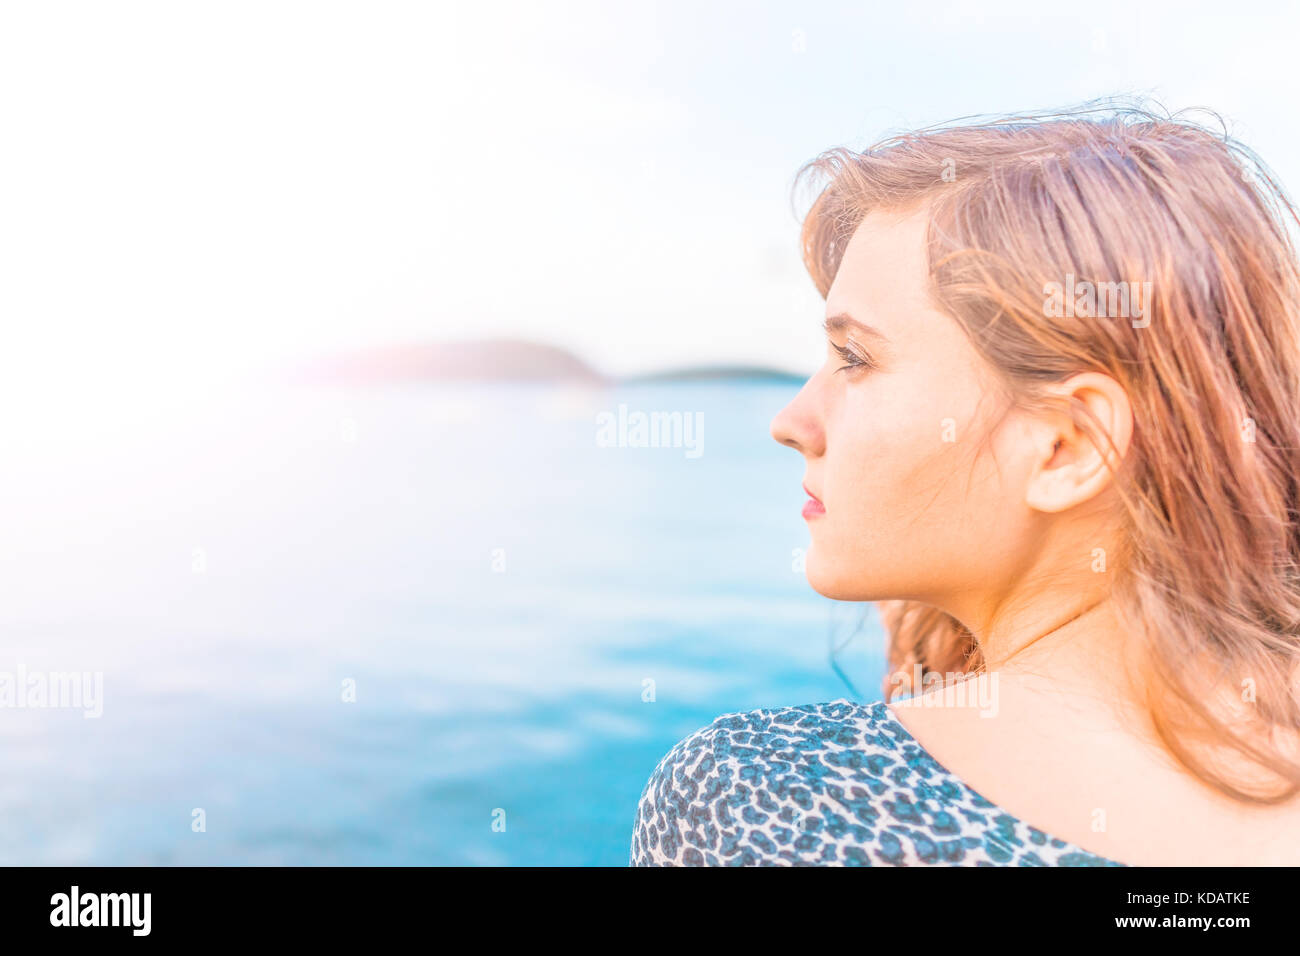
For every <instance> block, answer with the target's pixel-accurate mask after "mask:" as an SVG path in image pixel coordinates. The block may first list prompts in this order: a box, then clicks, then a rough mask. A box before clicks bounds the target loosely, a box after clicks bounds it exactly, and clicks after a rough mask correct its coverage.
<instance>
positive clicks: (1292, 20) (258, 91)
mask: <svg viewBox="0 0 1300 956" xmlns="http://www.w3.org/2000/svg"><path fill="white" fill-rule="evenodd" d="M1297 27H1300V12H1297V10H1296V8H1291V9H1286V8H1285V7H1283V6H1282V5H1278V4H1272V3H1265V4H1258V5H1256V4H1252V3H1248V2H1240V3H1234V4H1232V5H1231V6H1229V7H1225V6H1224V5H1223V4H1221V3H1219V4H1212V5H1201V6H1198V5H1196V4H1192V3H1167V4H1161V3H1142V4H1132V3H1124V2H1120V3H1115V2H1100V3H1089V4H1071V5H1069V6H1068V7H1062V9H1060V10H1051V9H1045V5H1044V4H1042V3H1040V2H1012V3H996V2H988V0H982V2H979V3H971V4H964V3H942V2H937V3H930V2H927V3H921V4H907V3H893V2H891V3H824V4H817V5H815V6H810V5H807V4H803V3H793V2H792V3H723V2H706V0H693V2H672V3H646V4H642V5H639V6H638V7H637V8H632V6H631V5H624V4H614V3H485V2H474V3H427V2H426V3H396V2H374V0H371V2H349V3H340V2H333V3H331V2H319V0H313V2H310V3H300V2H276V0H270V2H257V3H245V2H221V3H215V2H214V3H195V2H166V3H161V2H160V3H139V2H115V3H112V4H104V3H68V2H58V0H54V2H41V3H36V2H32V3H21V2H14V3H6V4H5V5H4V6H3V7H2V8H0V128H2V129H3V130H4V135H5V148H4V149H3V150H0V173H2V175H0V309H2V312H0V314H2V315H3V329H4V339H5V348H4V349H2V350H0V353H3V354H0V375H3V377H4V380H5V382H6V383H7V384H11V385H12V384H15V383H19V384H24V385H30V384H32V383H46V384H48V383H50V382H52V381H54V382H60V383H63V385H64V386H65V387H66V389H67V390H68V392H69V394H71V395H74V396H75V400H77V401H82V402H87V403H90V402H94V401H96V400H97V398H98V397H100V396H104V395H111V394H116V393H118V392H121V391H123V390H129V389H132V388H136V389H141V390H146V389H147V390H150V391H151V392H152V390H154V389H156V388H157V387H158V385H159V384H160V383H162V382H165V381H172V382H182V381H183V382H196V381H204V380H206V379H208V378H211V377H214V376H215V377H219V376H221V375H224V374H226V373H228V372H229V371H230V370H232V369H242V368H251V367H255V366H258V365H260V364H262V363H266V362H277V361H281V360H285V359H291V358H294V357H297V356H303V355H309V354H319V353H323V352H333V351H337V350H346V349H353V348H361V347H369V346H386V345H393V344H402V343H422V342H433V341H439V340H448V339H465V338H479V337H496V336H519V337H524V338H530V339H536V340H539V341H544V342H548V343H552V344H557V345H561V346H564V347H567V348H570V349H572V350H573V351H575V352H576V353H577V354H578V355H579V356H581V357H582V358H584V359H585V360H587V361H589V362H591V363H592V364H593V365H595V366H597V367H598V368H600V369H602V370H604V371H607V372H611V373H615V374H624V373H635V372H644V371H650V370H655V369H662V368H667V367H673V366H678V365H683V364H696V363H709V364H713V363H727V364H731V363H735V364H748V363H759V364H768V365H776V366H779V367H783V368H787V369H790V370H794V371H807V370H810V369H811V368H813V367H814V366H815V364H816V363H817V361H818V360H819V357H820V354H821V349H822V346H821V342H820V331H819V325H820V321H821V319H822V317H823V312H822V309H823V308H824V303H822V302H821V300H820V298H819V297H818V296H817V294H816V292H815V290H814V289H813V287H812V283H811V281H810V280H809V279H808V277H807V275H806V273H805V272H804V270H803V268H802V265H801V263H800V261H799V256H798V246H797V240H798V226H799V212H800V211H801V210H800V209H799V202H800V200H799V197H793V196H792V195H791V186H792V184H793V179H794V175H795V173H796V172H797V170H798V168H799V166H800V165H801V164H802V163H804V162H806V161H808V160H809V159H811V158H813V157H814V156H815V155H817V154H818V153H819V152H821V151H822V150H825V149H828V148H830V147H832V146H841V145H846V146H851V147H855V148H864V147H866V146H868V145H870V143H871V142H872V141H874V140H876V139H878V138H881V137H882V136H884V135H887V134H889V133H891V132H895V131H899V130H902V129H907V128H914V127H918V126H924V125H929V124H933V123H937V122H942V121H946V120H950V119H954V118H957V117H962V116H968V115H973V114H989V113H1006V112H1016V111H1021V110H1027V109H1036V108H1044V107H1062V106H1068V105H1071V104H1075V103H1079V102H1081V101H1084V100H1089V99H1093V98H1095V97H1099V96H1106V95H1113V94H1141V95H1149V96H1153V97H1155V98H1156V99H1158V101H1159V102H1160V103H1162V104H1163V105H1164V106H1166V107H1168V108H1170V109H1181V108H1186V107H1209V108H1212V109H1214V110H1216V111H1217V112H1219V113H1220V114H1222V115H1223V116H1224V117H1225V118H1226V119H1227V120H1228V122H1229V130H1230V131H1231V132H1232V133H1233V134H1234V135H1237V136H1238V137H1240V138H1242V139H1243V140H1244V141H1245V142H1246V143H1247V144H1249V145H1251V146H1252V147H1254V148H1255V149H1256V150H1257V151H1258V152H1259V153H1260V154H1261V155H1262V156H1263V157H1264V159H1265V160H1266V161H1268V162H1269V163H1270V165H1271V166H1272V167H1273V168H1274V169H1275V170H1276V171H1277V172H1278V173H1279V174H1280V175H1281V177H1282V180H1283V182H1284V183H1286V184H1288V185H1291V186H1292V188H1295V186H1294V184H1297V183H1300V134H1298V133H1297V129H1296V123H1295V120H1294V103H1293V91H1294V89H1295V82H1294V66H1295V64H1294V53H1293V44H1294V38H1295V36H1296V34H1297ZM809 198H810V197H809ZM804 202H805V205H806V199H805V200H804Z"/></svg>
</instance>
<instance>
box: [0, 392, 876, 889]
mask: <svg viewBox="0 0 1300 956" xmlns="http://www.w3.org/2000/svg"><path fill="white" fill-rule="evenodd" d="M793 392H794V389H793V388H792V387H791V386H789V385H776V384H767V383H760V382H754V383H748V384H746V383H735V382H732V383H725V384H699V383H693V384H656V385H640V386H624V387H618V388H612V389H609V390H580V389H574V388H555V387H551V386H509V387H507V386H475V387H459V386H458V387H455V388H451V387H445V386H444V387H430V386H402V387H385V388H379V389H370V390H348V389H329V388H314V389H306V388H292V389H291V388H286V387H260V388H256V389H249V390H245V391H243V392H242V393H241V394H240V395H239V397H238V398H237V399H236V398H232V397H225V398H217V399H213V400H209V401H207V402H206V403H204V404H202V405H201V406H196V407H194V408H192V409H177V410H173V413H172V414H170V415H169V414H168V413H167V410H166V409H161V410H159V411H157V413H156V414H154V415H152V416H144V417H142V418H141V419H140V420H136V419H134V418H132V417H131V416H116V417H112V418H111V420H108V421H95V420H93V416H92V420H91V421H90V422H89V423H88V424H87V423H85V422H83V423H82V426H81V427H72V426H69V427H68V428H66V429H65V430H63V431H59V430H58V429H52V430H47V432H46V433H44V434H42V435H41V436H39V437H38V438H36V439H32V440H30V441H29V442H27V443H26V444H21V443H20V444H19V446H18V447H17V448H16V449H15V454H14V455H13V467H11V468H9V469H8V473H7V474H6V475H5V477H4V478H3V479H0V482H3V485H2V486H0V487H2V490H3V491H4V493H5V498H6V501H8V502H9V504H10V507H9V508H7V509H6V513H5V519H4V520H5V527H4V529H3V530H4V533H5V535H6V538H7V540H8V541H9V542H10V543H11V544H16V546H14V547H10V548H8V549H6V555H5V556H4V557H3V558H0V561H3V566H2V567H0V573H2V574H3V579H4V580H5V581H6V590H7V592H8V593H7V594H6V596H5V600H4V603H3V607H2V608H0V625H2V626H3V632H4V634H5V640H4V642H3V646H2V648H0V671H11V672H12V671H15V669H16V667H17V666H18V665H19V664H20V663H21V664H22V666H24V667H25V668H26V669H27V671H28V672H32V671H34V670H38V669H41V668H44V669H46V670H47V671H77V672H86V671H98V672H102V674H103V716H102V717H100V718H98V719H93V718H92V719H87V718H84V717H83V716H82V714H81V712H80V711H77V710H75V709H67V708H65V709H43V710H42V709H21V710H19V709H8V710H4V709H0V748H2V749H0V752H2V753H3V757H2V758H0V761H2V763H0V815H2V818H3V819H4V821H5V824H6V825H5V827H4V828H3V831H0V863H6V864H94V865H111V864H291V865H292V864H299V865H312V864H470V865H476V864H506V865H533V864H560V865H582V864H612V865H623V864H624V863H626V861H627V855H628V846H629V841H630V837H631V826H632V821H633V814H634V811H635V807H636V802H637V799H638V797H639V795H640V793H641V789H642V787H643V786H644V784H645V781H646V778H647V777H648V775H649V774H650V772H651V770H652V769H653V768H654V766H655V764H656V763H657V761H658V760H659V758H660V757H661V756H662V755H663V754H664V753H665V752H666V751H667V750H668V749H669V748H670V747H671V746H672V744H673V743H674V742H676V741H677V740H678V739H680V738H681V737H682V736H684V735H685V734H687V733H689V732H691V731H693V730H695V729H696V728H698V727H700V726H701V725H703V724H705V723H707V722H709V721H710V720H712V719H713V718H714V717H716V716H717V715H719V714H722V713H726V712H733V711H742V710H748V709H751V708H756V707H774V706H780V705H786V704H796V703H806V702H814V701H826V700H832V699H835V698H838V697H849V698H851V699H852V698H855V697H856V698H857V699H874V698H875V697H877V696H878V694H877V693H876V689H877V687H878V685H879V681H880V677H881V674H882V667H883V665H882V664H881V662H880V658H879V653H878V650H879V648H878V640H877V639H876V638H874V637H873V636H872V635H874V634H875V631H874V630H871V631H870V633H868V632H867V631H863V630H861V629H860V627H859V625H860V624H861V620H862V609H861V608H859V607H856V606H849V605H839V604H835V603H834V602H831V601H828V600H826V599H824V598H822V597H820V596H818V595H816V594H815V593H814V592H812V591H811V589H810V588H809V587H808V585H807V583H806V581H805V579H804V577H803V574H802V572H801V571H800V570H799V569H798V563H797V562H798V552H797V549H802V548H805V547H806V546H807V542H808V537H807V531H806V529H805V526H804V523H803V520H802V519H801V517H800V515H799V511H800V508H801V506H802V500H803V495H802V493H801V491H800V488H799V484H800V480H801V478H802V475H803V463H802V460H801V459H800V458H799V456H798V455H797V454H795V453H794V452H792V451H790V450H788V449H785V448H782V447H780V446H778V445H777V444H776V443H775V442H774V441H772V439H771V438H770V437H769V434H768V422H769V420H770V419H771V417H772V415H773V414H774V413H775V412H776V411H777V410H778V409H780V407H781V406H782V405H783V404H784V403H785V402H786V401H788V400H789V398H790V397H791V396H792V395H793ZM619 404H624V405H626V406H627V408H628V409H630V410H632V411H636V410H642V411H646V412H650V411H662V412H671V411H681V412H684V413H688V414H692V415H699V416H701V418H700V421H701V422H702V425H703V428H702V431H701V432H700V433H699V434H698V435H697V436H695V437H696V438H698V439H701V441H700V443H699V446H698V448H699V451H700V452H701V453H700V454H698V457H692V456H691V455H688V454H687V452H688V451H689V449H686V448H644V447H601V445H600V444H599V443H598V441H597V427H596V420H597V415H598V414H599V413H600V412H602V411H610V412H613V411H615V410H616V409H617V407H618V405H619ZM855 633H856V636H853V635H854V634H855ZM841 642H846V644H845V646H844V648H843V650H842V651H841V652H840V654H839V655H838V657H837V660H838V667H839V670H838V671H837V669H836V668H835V667H833V666H832V664H831V662H830V660H829V653H828V652H829V648H830V646H831V644H832V643H836V644H839V643H841ZM649 682H653V683H649ZM349 688H352V689H353V692H354V695H355V700H352V701H345V700H344V699H343V698H344V697H345V696H346V695H347V694H348V692H349ZM859 692H860V693H859ZM864 695H865V696H864ZM196 810H201V811H202V820H203V824H204V828H203V829H202V830H201V831H196V829H195V824H194V821H195V819H196V816H195V811H196ZM494 822H496V824H497V826H496V827H495V828H494ZM502 823H504V829H502V828H501V824H502Z"/></svg>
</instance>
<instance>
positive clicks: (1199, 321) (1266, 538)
mask: <svg viewBox="0 0 1300 956" xmlns="http://www.w3.org/2000/svg"><path fill="white" fill-rule="evenodd" d="M807 182H813V183H814V184H815V185H816V186H817V187H818V189H819V190H820V191H819V192H818V193H817V195H816V198H815V200H814V201H813V204H812V206H811V208H810V209H809V211H808V213H807V215H806V216H805V218H804V223H803V232H802V244H803V255H804V262H805V265H806V266H807V268H808V271H809V273H810V274H811V275H812V278H813V281H814V282H815V283H816V285H817V288H818V290H819V291H820V292H821V294H822V296H823V297H824V296H825V295H826V293H827V291H828V290H829V288H830V285H831V282H832V280H833V279H834V278H835V274H836V271H837V270H838V268H839V264H840V260H841V258H842V256H843V254H844V248H845V246H846V245H847V243H848V241H849V239H850V238H851V237H852V235H853V233H854V231H855V229H856V228H857V226H858V224H859V223H860V222H861V221H862V219H863V217H864V216H865V215H866V214H867V213H868V212H870V211H871V210H873V209H907V208H912V207H916V206H919V205H922V204H923V205H924V206H925V208H926V209H927V210H928V215H929V233H928V257H929V271H930V278H931V286H932V287H931V290H930V291H931V296H932V298H933V300H934V302H935V303H936V304H937V306H938V307H939V308H940V309H941V310H942V311H943V312H945V313H946V314H948V315H950V316H951V317H952V318H953V319H954V320H956V321H957V322H958V323H959V324H960V326H961V327H962V328H963V329H964V330H965V332H966V334H967V335H968V337H969V338H970V341H971V342H972V344H973V345H974V347H975V348H976V349H977V350H978V351H979V353H980V354H981V355H982V356H983V357H984V359H985V360H986V361H987V363H988V365H989V366H990V367H991V368H992V369H994V370H995V371H996V372H997V374H998V375H999V377H1000V380H1001V381H1002V382H1004V383H1005V385H1006V386H1007V388H1008V391H1009V393H1010V394H1011V395H1012V396H1014V399H1015V400H1016V401H1017V402H1019V403H1023V404H1024V405H1025V406H1030V407H1032V406H1034V405H1035V404H1037V403H1041V402H1044V401H1046V399H1044V397H1043V394H1042V387H1043V386H1044V385H1045V384H1048V383H1051V382H1056V381H1060V380H1062V379H1064V378H1066V377H1068V376H1070V375H1071V374H1073V373H1076V372H1079V371H1084V370H1093V371H1101V372H1104V373H1105V374H1107V375H1110V376H1112V377H1113V378H1114V379H1115V380H1116V381H1118V382H1119V383H1120V384H1121V385H1122V386H1123V387H1124V388H1125V389H1126V391H1127V392H1128V395H1129V398H1130V401H1131V403H1132V407H1133V411H1134V418H1135V422H1134V433H1133V437H1132V442H1131V445H1130V447H1129V449H1128V453H1127V454H1126V455H1125V456H1124V460H1123V463H1122V465H1121V466H1120V468H1119V469H1118V471H1117V472H1116V486H1117V490H1118V492H1119V494H1118V497H1119V498H1120V499H1121V501H1122V510H1123V515H1122V538H1123V540H1124V542H1125V546H1124V548H1123V551H1122V553H1121V554H1118V555H1109V556H1107V557H1108V565H1109V567H1108V569H1107V573H1109V574H1110V575H1111V584H1110V597H1111V599H1112V601H1113V603H1114V606H1115V607H1116V609H1117V610H1118V612H1119V613H1120V615H1121V619H1122V620H1124V621H1125V622H1126V634H1128V635H1129V636H1130V637H1131V638H1132V639H1133V640H1135V641H1138V642H1140V644H1139V651H1140V659H1141V660H1142V662H1143V663H1142V668H1141V674H1140V678H1139V679H1138V682H1137V684H1136V685H1135V686H1138V687H1140V688H1141V693H1142V700H1143V702H1144V706H1145V707H1146V708H1147V709H1148V711H1149V713H1150V716H1151V720H1152V724H1153V726H1154V727H1155V728H1156V731H1157V733H1158V735H1159V738H1160V739H1161V740H1162V741H1163V743H1164V745H1165V746H1166V747H1167V748H1168V749H1169V751H1170V752H1171V753H1172V754H1173V755H1174V756H1175V757H1176V758H1177V760H1178V761H1180V762H1181V764H1182V765H1183V766H1184V767H1185V768H1187V769H1188V770H1189V771H1190V772H1192V773H1193V774H1195V775H1196V776H1197V777H1199V778H1200V779H1201V780H1203V781H1204V782H1205V783H1207V784H1208V785H1210V786H1212V787H1215V788H1217V789H1218V790H1220V791H1221V792H1223V793H1225V794H1228V795H1229V796H1231V797H1233V798H1235V799H1238V800H1241V801H1245V802H1250V803H1262V804H1267V803H1279V802H1282V801H1286V800H1288V799H1290V798H1291V797H1292V796H1294V795H1295V794H1296V793H1297V792H1300V761H1297V760H1296V759H1295V756H1294V754H1293V753H1289V752H1288V751H1287V750H1286V748H1284V747H1281V746H1277V745H1276V744H1275V743H1274V742H1273V741H1272V737H1271V736H1270V735H1267V734H1266V735H1265V737H1266V738H1268V739H1269V742H1268V743H1264V744H1261V743H1260V742H1259V735H1258V734H1247V733H1244V732H1242V730H1241V728H1242V721H1241V720H1240V719H1239V718H1234V717H1230V716H1225V715H1224V714H1223V713H1221V712H1219V711H1217V710H1216V709H1215V708H1214V707H1212V706H1210V703H1211V701H1210V697H1211V692H1212V691H1214V690H1215V688H1214V687H1212V686H1210V685H1209V684H1208V683H1207V676H1206V674H1205V672H1204V671H1203V670H1200V669H1197V668H1195V667H1193V666H1192V663H1191V662H1193V661H1196V660H1204V659H1205V657H1206V655H1207V654H1208V655H1210V656H1211V657H1212V659H1213V660H1215V661H1216V662H1218V663H1219V665H1220V671H1219V676H1220V677H1222V678H1224V679H1226V680H1228V681H1230V682H1231V683H1232V684H1233V686H1234V687H1235V686H1237V685H1240V686H1241V687H1242V688H1243V690H1242V696H1243V700H1247V701H1253V704H1254V707H1253V712H1252V713H1253V716H1252V718H1251V721H1250V722H1252V723H1257V724H1258V726H1259V727H1262V728H1265V729H1267V730H1269V731H1270V732H1271V731H1278V732H1282V733H1283V734H1292V735H1294V733H1295V732H1296V731H1297V730H1300V695H1298V694H1297V685H1296V675H1297V672H1298V669H1300V269H1298V268H1297V261H1296V252H1295V248H1294V246H1293V244H1292V239H1291V236H1290V235H1289V233H1288V230H1289V228H1290V225H1291V224H1300V220H1298V219H1297V216H1296V211H1295V208H1294V207H1293V206H1292V204H1291V202H1290V201H1289V200H1288V198H1287V197H1286V195H1285V193H1284V192H1283V191H1282V189H1281V188H1280V187H1279V186H1278V184H1277V182H1276V180H1275V178H1274V177H1273V176H1272V175H1271V174H1270V173H1269V171H1268V170H1267V168H1266V167H1264V165H1263V164H1262V163H1261V162H1260V161H1259V160H1258V158H1257V157H1255V156H1254V155H1253V154H1252V153H1250V152H1249V151H1248V150H1246V149H1245V148H1244V147H1243V146H1241V145H1240V144H1239V143H1237V142H1235V141H1234V140H1233V139H1232V138H1230V137H1228V136H1227V135H1226V134H1223V133H1216V132H1214V131H1212V130H1211V129H1209V128H1207V127H1205V126H1202V125H1200V124H1198V123H1196V122H1193V121H1192V120H1190V119H1186V118H1180V117H1177V116H1168V115H1160V114H1158V113H1156V112H1152V111H1150V110H1147V109H1142V108H1132V107H1118V108H1117V107H1114V106H1110V105H1107V106H1104V107H1097V106H1090V107H1084V108H1081V109H1079V110H1075V111H1069V112H1066V113H1051V114H1035V115H1032V116H1022V117H1010V118H1002V119H997V120H991V121H978V122H973V123H970V122H968V123H961V124H958V125H945V126H943V127H937V128H932V129H928V130H922V131H919V132H914V133H908V134H903V135H899V136H896V137H893V138H890V139H887V140H885V141H883V142H881V143H878V144H877V145H875V146H873V147H871V148H870V149H868V150H865V151H862V152H858V151H854V150H850V149H846V148H836V149H831V150H828V151H826V152H824V153H822V154H821V155H820V156H818V157H817V158H816V159H814V160H812V161H811V162H809V163H807V164H806V165H805V166H804V167H803V168H802V169H801V170H800V173H799V177H798V178H797V179H796V188H798V187H799V186H801V185H803V184H805V183H807ZM1066 282H1070V283H1074V284H1076V285H1077V284H1081V283H1087V282H1090V283H1093V284H1094V287H1098V284H1103V283H1107V284H1109V283H1124V284H1125V285H1124V286H1123V287H1122V288H1125V289H1127V288H1137V286H1133V285H1129V284H1132V283H1137V284H1138V286H1140V285H1141V283H1144V282H1148V283H1150V285H1149V286H1146V288H1148V289H1150V290H1151V299H1150V301H1149V302H1148V303H1146V306H1145V309H1146V314H1145V317H1144V321H1143V322H1136V321H1126V320H1125V319H1123V318H1098V317H1097V316H1096V313H1095V312H1094V313H1092V314H1087V313H1088V311H1089V310H1087V309H1082V310H1081V311H1082V312H1084V313H1085V314H1075V310H1073V309H1069V308H1067V309H1065V310H1059V309H1057V310H1053V309H1049V308H1046V307H1045V299H1044V292H1045V291H1046V290H1047V289H1049V288H1051V287H1052V285H1053V284H1054V283H1055V284H1057V285H1058V287H1059V285H1060V284H1062V283H1066ZM1103 288H1104V287H1103ZM1110 288H1111V289H1114V288H1116V287H1115V286H1110ZM1057 313H1060V314H1057ZM1076 420H1077V421H1078V424H1079V426H1080V427H1081V428H1083V429H1085V432H1086V434H1088V435H1089V437H1090V439H1091V440H1092V441H1093V442H1094V444H1096V446H1097V447H1098V448H1104V447H1105V446H1104V445H1103V444H1102V443H1103V442H1106V441H1107V440H1108V436H1106V435H1104V434H1102V433H1101V432H1100V430H1099V429H1098V428H1097V427H1096V423H1095V422H1094V421H1090V420H1088V418H1087V416H1086V414H1084V413H1083V411H1082V410H1081V411H1080V414H1079V415H1078V416H1076ZM878 607H879V609H880V611H881V616H882V620H883V621H884V624H885V627H886V631H887V633H888V663H889V667H890V668H891V670H893V669H897V668H902V667H908V666H911V665H912V663H913V662H915V663H919V664H920V665H921V667H922V668H923V669H924V672H927V673H928V672H932V671H933V672H953V671H957V672H972V671H978V670H979V669H980V668H981V667H982V666H983V660H982V656H981V651H980V648H979V646H978V643H977V642H976V641H975V640H974V638H973V637H972V635H971V633H970V632H969V631H968V630H967V629H966V628H965V627H964V626H963V625H962V624H961V623H960V622H958V621H957V620H955V619H954V618H952V617H951V616H950V615H948V614H946V613H944V612H942V611H940V610H938V609H936V608H934V607H930V606H927V605H921V604H916V603H913V602H903V601H894V602H880V603H879V604H878ZM887 693H888V692H887ZM1247 709H1250V708H1247ZM1197 744H1201V745H1206V744H1208V745H1210V746H1211V747H1212V748H1226V751H1227V752H1228V753H1230V754H1232V755H1233V756H1234V757H1236V758H1238V759H1244V760H1245V761H1246V762H1247V764H1248V765H1250V766H1251V767H1254V768H1260V769H1262V770H1263V771H1264V772H1265V774H1266V775H1267V776H1268V777H1269V779H1270V780H1276V781H1277V785H1276V786H1270V787H1266V788H1261V787H1244V786H1242V785H1241V784H1240V783H1239V782H1238V780H1237V779H1235V778H1234V774H1233V773H1232V772H1230V771H1227V770H1225V769H1224V768H1223V767H1221V766H1216V761H1214V760H1213V759H1212V758H1211V757H1210V756H1208V755H1207V754H1206V753H1204V752H1202V750H1201V748H1200V747H1198V746H1197Z"/></svg>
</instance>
